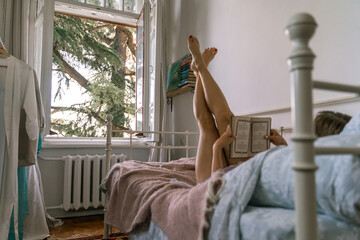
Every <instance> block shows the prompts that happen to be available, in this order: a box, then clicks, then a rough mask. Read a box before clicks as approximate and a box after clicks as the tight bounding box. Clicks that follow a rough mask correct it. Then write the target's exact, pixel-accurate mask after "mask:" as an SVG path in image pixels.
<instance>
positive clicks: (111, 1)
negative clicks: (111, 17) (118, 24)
mask: <svg viewBox="0 0 360 240" xmlns="http://www.w3.org/2000/svg"><path fill="white" fill-rule="evenodd" d="M106 7H109V8H115V9H118V10H123V9H122V7H123V0H107V1H106Z"/></svg>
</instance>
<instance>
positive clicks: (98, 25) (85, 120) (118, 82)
mask: <svg viewBox="0 0 360 240" xmlns="http://www.w3.org/2000/svg"><path fill="white" fill-rule="evenodd" d="M95 1H96V0H95ZM121 27H123V26H118V25H115V24H109V23H104V22H100V21H94V20H89V19H82V18H78V17H72V16H66V15H62V14H55V21H54V45H53V48H54V54H53V68H54V71H56V74H57V78H58V79H59V80H58V84H59V85H58V86H59V87H58V89H57V90H56V92H55V94H54V96H55V100H59V99H61V98H62V96H63V95H64V93H65V92H66V90H67V89H68V88H69V84H70V82H77V83H79V85H80V86H82V89H83V93H86V94H87V95H88V96H89V97H90V100H88V101H87V102H83V103H80V104H77V105H72V106H70V107H67V108H62V109H61V110H55V107H53V112H58V111H63V112H64V113H72V116H76V120H66V119H59V118H55V117H52V119H51V127H52V130H53V131H56V132H58V133H59V134H60V135H63V136H86V137H95V136H104V134H105V132H104V130H101V129H100V127H102V126H103V125H104V123H105V121H106V114H109V113H111V114H113V115H114V120H113V125H114V127H118V128H129V127H130V125H129V124H130V121H131V119H132V118H134V114H135V112H134V109H135V104H134V100H135V82H134V80H133V79H132V78H131V77H130V76H128V75H129V73H132V72H134V71H135V62H134V59H135V56H134V55H132V54H131V51H130V50H129V49H128V44H135V43H131V42H129V41H128V39H125V38H124V34H123V35H122V36H121V35H120V32H121V31H120V30H121ZM126 28H127V30H129V31H130V32H131V33H132V34H134V33H135V29H133V28H130V27H126ZM119 29H120V30H119ZM124 39H125V42H124V43H123V44H120V46H118V44H117V43H118V42H119V40H124ZM134 39H135V38H134ZM124 53H126V54H124ZM84 67H85V68H86V69H87V70H88V72H89V73H90V74H86V75H85V74H84V73H82V70H81V69H83V68H84ZM130 75H131V74H130Z"/></svg>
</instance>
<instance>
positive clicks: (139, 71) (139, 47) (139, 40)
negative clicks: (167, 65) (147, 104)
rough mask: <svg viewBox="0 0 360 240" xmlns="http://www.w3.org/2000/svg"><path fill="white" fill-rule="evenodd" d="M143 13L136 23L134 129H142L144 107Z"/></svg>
mask: <svg viewBox="0 0 360 240" xmlns="http://www.w3.org/2000/svg"><path fill="white" fill-rule="evenodd" d="M143 18H144V14H141V15H140V17H139V20H138V24H137V34H136V111H137V113H136V130H139V131H141V130H143V125H142V124H143V119H142V118H143V109H144V106H143V104H144V28H143V25H144V19H143Z"/></svg>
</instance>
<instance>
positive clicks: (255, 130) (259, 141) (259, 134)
mask: <svg viewBox="0 0 360 240" xmlns="http://www.w3.org/2000/svg"><path fill="white" fill-rule="evenodd" d="M270 122H271V120H270V119H268V118H266V119H256V120H253V122H252V134H251V139H252V140H251V153H258V152H262V151H265V150H267V149H268V148H269V141H268V140H266V139H265V138H264V136H265V135H270Z"/></svg>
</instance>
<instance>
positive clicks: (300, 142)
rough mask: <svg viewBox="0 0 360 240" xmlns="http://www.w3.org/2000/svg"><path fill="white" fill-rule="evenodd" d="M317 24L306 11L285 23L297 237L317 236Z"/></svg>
mask: <svg viewBox="0 0 360 240" xmlns="http://www.w3.org/2000/svg"><path fill="white" fill-rule="evenodd" d="M315 28H316V22H315V19H314V18H313V17H312V16H311V15H309V14H306V13H300V14H297V15H295V16H294V17H292V18H291V19H290V21H289V24H288V25H287V27H286V31H285V33H286V35H288V36H289V38H290V40H291V42H292V45H293V49H292V52H291V54H290V56H289V58H288V64H289V66H290V79H291V88H292V89H291V118H292V125H293V133H292V136H291V140H292V141H293V143H294V162H293V164H292V168H293V169H294V171H295V173H294V175H295V216H296V229H295V233H296V239H297V240H316V239H317V209H316V187H315V171H316V169H317V166H316V164H315V163H314V140H315V139H316V135H315V132H314V123H313V105H312V104H313V103H312V87H313V82H312V76H311V71H312V68H313V62H314V58H315V55H314V53H313V52H312V51H311V49H310V47H309V45H308V44H309V40H310V38H311V37H312V36H313V34H314V32H315Z"/></svg>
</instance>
